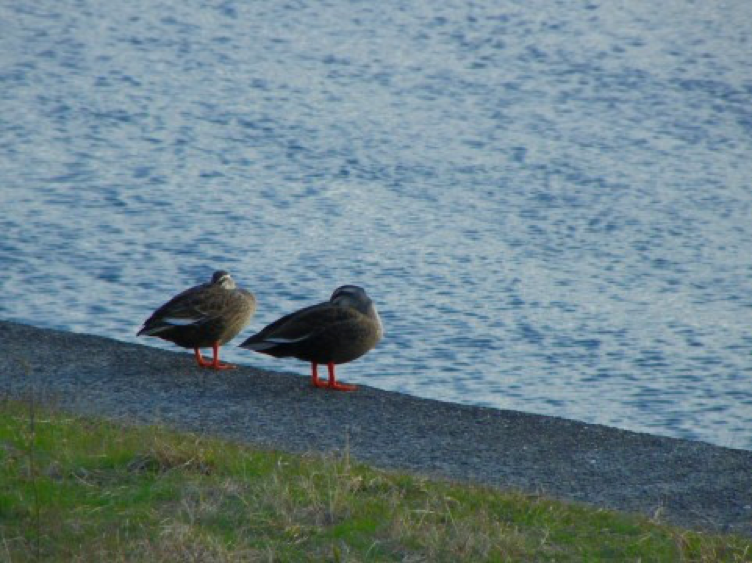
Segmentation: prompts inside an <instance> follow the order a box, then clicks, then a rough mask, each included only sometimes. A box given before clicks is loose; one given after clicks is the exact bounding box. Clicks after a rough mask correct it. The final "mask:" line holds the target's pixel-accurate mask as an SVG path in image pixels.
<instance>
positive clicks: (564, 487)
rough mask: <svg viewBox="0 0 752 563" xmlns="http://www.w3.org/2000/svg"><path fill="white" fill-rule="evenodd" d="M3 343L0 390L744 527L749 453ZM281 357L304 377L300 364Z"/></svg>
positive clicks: (285, 378)
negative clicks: (342, 451)
mask: <svg viewBox="0 0 752 563" xmlns="http://www.w3.org/2000/svg"><path fill="white" fill-rule="evenodd" d="M0 341H1V342H2V346H3V350H2V354H1V355H0V392H1V393H3V394H4V395H6V396H11V397H28V396H29V393H30V392H31V391H32V390H34V392H35V393H36V394H37V396H40V397H42V398H43V400H47V401H51V402H54V403H55V404H57V405H59V406H62V407H63V408H66V409H71V410H74V411H76V412H81V413H86V414H97V415H105V416H107V417H108V418H114V419H121V420H123V419H124V420H128V421H132V422H139V423H140V422H144V423H162V424H168V425H170V426H173V427H176V428H179V429H184V430H190V431H197V432H205V433H208V434H213V435H218V436H222V437H227V438H231V439H234V440H239V441H243V442H247V443H250V444H256V445H262V446H265V447H271V448H274V449H279V450H284V451H290V452H309V451H315V452H329V451H333V450H342V449H344V448H345V447H349V449H350V453H351V455H352V456H353V457H354V458H357V459H358V460H360V461H364V462H368V463H370V464H372V465H375V466H378V467H382V468H389V469H400V470H408V471H411V472H415V473H420V474H423V475H432V476H442V477H447V478H450V479H454V480H462V481H472V482H477V483H484V484H489V485H493V486H498V487H502V488H514V489H518V490H522V491H526V492H532V493H543V494H546V495H550V496H553V497H557V498H561V499H568V500H576V501H583V502H586V503H590V504H593V505H597V506H603V507H608V508H614V509H620V510H626V511H632V512H639V513H643V514H647V515H650V516H657V517H658V518H661V519H663V520H665V521H668V522H672V523H677V524H681V525H685V526H690V527H695V528H701V529H709V530H720V531H732V532H736V533H739V534H744V535H749V536H752V451H746V450H735V449H730V448H722V447H718V446H713V445H710V444H705V443H702V442H691V441H687V440H678V439H674V438H666V437H660V436H653V435H649V434H640V433H635V432H629V431H625V430H619V429H616V428H610V427H606V426H598V425H593V424H585V423H582V422H577V421H572V420H565V419H561V418H555V417H550V416H541V415H535V414H527V413H523V412H516V411H502V410H496V409H489V408H482V407H472V406H464V405H457V404H453V403H445V402H440V401H433V400H428V399H420V398H416V397H410V396H408V395H402V394H399V393H392V392H387V391H380V390H378V389H374V388H371V387H366V386H361V387H360V389H359V390H358V391H357V392H354V393H340V392H331V391H328V390H320V389H313V388H311V387H310V385H309V378H308V377H307V375H294V374H290V373H282V372H271V371H263V370H257V369H254V368H251V367H243V366H241V367H240V368H239V369H237V370H232V371H223V372H214V371H210V370H201V369H199V368H197V367H196V366H195V364H194V362H193V358H192V356H191V355H189V354H186V353H181V352H168V351H163V350H158V349H155V348H150V347H148V346H141V345H137V344H126V343H122V342H118V341H115V340H110V339H107V338H101V337H96V336H90V335H82V334H72V333H67V332H60V331H54V330H47V329H39V328H34V327H31V326H27V325H22V324H17V323H12V322H3V321H0ZM248 361H249V362H253V356H252V355H250V354H249V357H248ZM361 361H366V362H367V361H368V358H367V357H366V358H365V359H364V360H361ZM283 366H284V367H287V366H290V367H291V368H292V367H296V366H297V367H299V368H300V373H301V374H307V367H306V365H305V364H303V363H299V364H296V363H290V362H282V361H280V367H283ZM346 373H347V369H346V367H345V368H344V371H343V372H342V374H343V379H344V380H345V381H346V380H347V376H346Z"/></svg>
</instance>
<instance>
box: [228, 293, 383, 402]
mask: <svg viewBox="0 0 752 563" xmlns="http://www.w3.org/2000/svg"><path fill="white" fill-rule="evenodd" d="M383 334H384V330H383V328H382V325H381V319H380V318H379V314H378V312H377V311H376V307H375V306H374V304H373V301H371V298H370V297H368V295H367V294H366V292H365V290H364V289H363V288H362V287H358V286H355V285H343V286H342V287H339V288H337V289H336V290H335V291H334V293H332V296H331V298H330V299H329V301H326V302H324V303H319V304H318V305H312V306H311V307H306V308H305V309H301V310H300V311H296V312H295V313H291V314H289V315H286V316H284V317H282V318H281V319H279V320H277V321H275V322H273V323H272V324H270V325H269V326H267V327H266V328H264V329H263V330H262V331H261V332H259V333H258V334H255V335H253V336H251V337H250V338H249V339H247V340H246V341H245V342H243V343H242V344H241V345H240V346H241V347H242V348H247V349H248V350H253V351H255V352H260V353H262V354H268V355H270V356H274V357H275V358H286V357H290V356H292V357H293V358H297V359H299V360H303V361H306V362H311V378H312V383H313V385H314V386H315V387H328V388H329V389H336V390H339V391H353V390H355V389H356V387H355V386H354V385H346V384H343V383H338V382H337V379H336V376H335V373H334V366H335V365H336V364H344V363H347V362H351V361H353V360H355V359H357V358H360V357H361V356H362V355H363V354H365V353H366V352H368V351H369V350H371V349H372V348H373V347H374V346H376V344H377V343H378V342H379V340H381V337H382V336H383ZM319 364H326V365H327V367H328V369H329V380H328V381H326V382H324V381H321V380H319V376H318V365H319Z"/></svg>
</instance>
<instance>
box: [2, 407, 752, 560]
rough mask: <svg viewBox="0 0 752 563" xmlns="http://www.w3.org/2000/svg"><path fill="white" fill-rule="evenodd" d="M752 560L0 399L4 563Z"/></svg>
mask: <svg viewBox="0 0 752 563" xmlns="http://www.w3.org/2000/svg"><path fill="white" fill-rule="evenodd" d="M614 560H616V561H645V562H647V561H671V562H673V561H752V541H750V540H749V539H746V538H740V537H735V536H721V535H712V534H704V533H699V532H692V531H687V530H683V529H679V528H675V527H670V526H667V525H663V524H659V523H655V522H651V521H650V520H648V519H645V518H642V517H637V516H632V515H626V514H621V513H616V512H611V511H606V510H598V509H594V508H591V507H586V506H583V505H578V504H570V503H562V502H557V501H553V500H550V499H546V498H542V497H539V496H534V495H523V494H518V493H510V492H500V491H498V490H495V489H489V488H484V487H475V486H467V485H459V484H452V483H447V482H443V481H431V480H428V479H424V478H420V477H416V476H410V475H404V474H396V473H389V472H383V471H378V470H374V469H372V468H369V467H367V466H363V465H360V464H356V463H353V462H351V460H350V459H349V457H348V456H347V454H344V455H341V456H323V457H322V456H318V455H304V456H295V455H288V454H282V453H278V452H272V451H263V450H258V449H254V448H250V447H245V446H241V445H238V444H234V443H229V442H225V441H221V440H217V439H211V438H207V437H203V436H197V435H193V434H179V433H176V432H172V431H169V430H166V429H164V428H158V427H153V426H151V427H130V426H123V425H118V424H115V423H112V422H107V421H104V420H100V419H94V418H87V417H82V416H77V415H70V414H66V413H62V412H58V411H56V410H50V409H38V408H34V407H33V405H31V406H30V405H29V404H25V403H17V402H9V401H5V402H0V561H8V562H21V561H55V562H57V561H81V562H84V561H86V562H88V561H108V562H126V561H127V562H130V561H134V562H135V561H143V562H159V561H185V562H200V561H201V562H203V561H212V562H214V561H216V562H222V561H292V562H298V561H430V562H441V561H447V562H455V561H473V562H475V561H614Z"/></svg>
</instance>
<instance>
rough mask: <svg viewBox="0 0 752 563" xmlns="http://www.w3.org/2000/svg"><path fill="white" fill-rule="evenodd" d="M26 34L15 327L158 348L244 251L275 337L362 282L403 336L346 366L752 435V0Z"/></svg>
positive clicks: (394, 13)
mask: <svg viewBox="0 0 752 563" xmlns="http://www.w3.org/2000/svg"><path fill="white" fill-rule="evenodd" d="M0 25H1V26H2V33H0V209H2V213H0V232H1V233H2V234H1V235H0V269H1V271H2V274H0V291H1V295H2V297H1V298H0V317H2V318H6V319H13V320H18V321H24V322H28V323H31V324H35V325H38V326H47V327H55V328H61V329H69V330H74V331H80V332H88V333H95V334H100V335H104V336H109V337H113V338H116V339H119V340H123V341H128V342H132V341H136V337H135V332H136V330H137V328H138V326H139V325H140V324H141V322H142V321H143V320H144V319H145V318H146V317H147V316H148V315H149V313H150V312H151V311H152V310H153V309H154V308H155V307H156V306H158V305H160V304H161V303H162V302H164V301H165V300H166V299H167V298H169V297H170V296H171V295H173V294H175V293H176V292H178V291H180V290H182V289H184V288H185V287H188V286H190V285H194V284H196V283H200V282H202V281H205V280H207V279H208V277H209V276H210V275H211V272H212V271H213V270H214V269H218V268H225V269H228V270H230V271H231V272H232V273H233V275H234V277H235V278H236V279H237V281H238V282H239V283H240V284H242V285H243V286H244V287H246V288H248V289H250V290H252V291H254V292H255V293H256V295H257V297H258V300H259V310H258V313H257V316H256V317H255V319H254V320H253V321H252V324H251V325H250V326H249V327H248V329H247V330H246V331H245V332H244V333H243V335H242V336H247V335H249V334H251V333H252V332H253V331H255V330H258V329H260V328H261V327H262V326H264V325H265V324H267V323H269V322H270V321H272V320H274V319H275V318H277V317H278V316H280V315H282V314H284V313H286V312H289V311H291V310H292V309H295V308H298V307H301V306H303V305H306V304H309V303H313V302H317V301H320V300H324V299H327V298H328V296H329V294H330V293H331V291H332V290H333V289H334V288H335V287H336V286H338V285H341V284H344V283H357V284H360V285H363V286H364V287H365V288H366V289H367V290H368V292H369V293H370V294H371V296H372V297H373V298H374V300H375V302H376V303H377V305H378V307H379V310H380V312H381V314H382V317H383V320H384V324H385V327H386V331H387V336H386V338H385V340H384V341H383V342H382V344H381V345H380V346H379V347H378V348H377V349H376V350H374V351H373V352H372V353H370V354H369V355H368V356H366V357H365V358H363V359H361V360H359V361H357V362H355V363H352V364H348V365H347V366H343V367H342V368H341V369H340V377H341V379H343V380H344V381H348V382H353V383H365V384H369V385H374V386H376V387H380V388H383V389H391V390H399V391H403V392H406V393H411V394H415V395H420V396H425V397H433V398H438V399H443V400H449V401H457V402H463V403H471V404H479V405H489V406H494V407H500V408H511V409H519V410H524V411H530V412H538V413H546V414H553V415H558V416H562V417H568V418H575V419H580V420H585V421H590V422H597V423H602V424H608V425H613V426H618V427H622V428H628V429H634V430H640V431H648V432H653V433H658V434H664V435H671V436H679V437H686V438H692V439H699V440H705V441H710V442H714V443H717V444H721V445H726V446H733V447H739V448H747V449H752V251H751V250H752V186H750V183H751V179H752V3H750V2H746V1H738V2H733V1H731V2H699V1H698V2H680V1H673V0H672V1H666V2H659V3H655V2H629V3H610V2H604V3H596V2H593V3H591V4H586V3H580V2H565V1H555V0H547V1H539V2H528V1H525V2H521V1H520V2H485V3H477V4H476V3H473V2H420V1H419V2H406V1H401V2H400V1H396V2H384V3H372V2H345V1H340V0H330V1H324V2H301V1H294V0H290V1H280V2H240V1H232V0H228V1H225V2H220V3H216V4H210V3H206V2H204V1H202V0H186V1H182V2H175V3H167V4H166V3H157V2H151V1H145V0H140V1H133V2H89V1H75V0H54V1H50V0H47V1H35V2H3V3H0ZM140 341H141V342H143V343H145V344H149V345H152V346H165V347H168V346H169V345H168V344H166V343H161V342H160V341H157V340H155V339H146V340H145V339H140ZM239 342H240V339H238V340H237V341H236V343H239ZM71 353H76V351H75V350H72V351H71ZM223 358H224V359H227V360H229V361H236V362H239V363H244V364H249V365H254V366H259V367H267V368H274V369H283V370H289V371H296V372H298V373H301V374H307V370H308V368H307V366H305V365H304V364H302V363H297V362H295V361H281V360H274V359H271V358H266V357H263V356H260V355H258V354H251V353H250V352H247V351H244V350H240V349H237V348H235V347H234V346H230V347H228V348H227V351H226V352H225V353H224V355H223ZM188 369H192V368H191V359H190V357H189V356H186V370H188ZM250 384H252V382H249V385H250Z"/></svg>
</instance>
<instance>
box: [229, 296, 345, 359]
mask: <svg viewBox="0 0 752 563" xmlns="http://www.w3.org/2000/svg"><path fill="white" fill-rule="evenodd" d="M359 315H360V313H358V312H357V311H355V310H352V309H349V308H344V307H338V306H336V305H332V304H331V303H329V302H325V303H320V304H318V305H312V306H310V307H306V308H305V309H301V310H299V311H296V312H294V313H290V314H289V315H285V316H284V317H282V318H281V319H278V320H276V321H274V322H273V323H272V324H270V325H268V326H267V327H265V328H264V329H263V330H261V332H259V333H257V334H254V335H253V336H251V337H250V338H248V339H247V340H246V341H245V342H243V343H242V344H241V345H240V346H241V347H242V348H247V349H249V350H256V351H259V352H260V351H262V350H271V349H273V348H284V347H287V346H289V345H293V344H299V343H303V342H305V341H306V340H310V339H312V338H315V337H316V336H317V335H319V334H321V333H322V332H324V331H326V330H327V329H328V328H330V327H331V326H333V325H336V324H338V323H342V322H347V321H350V320H353V319H354V318H356V317H357V316H359Z"/></svg>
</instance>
